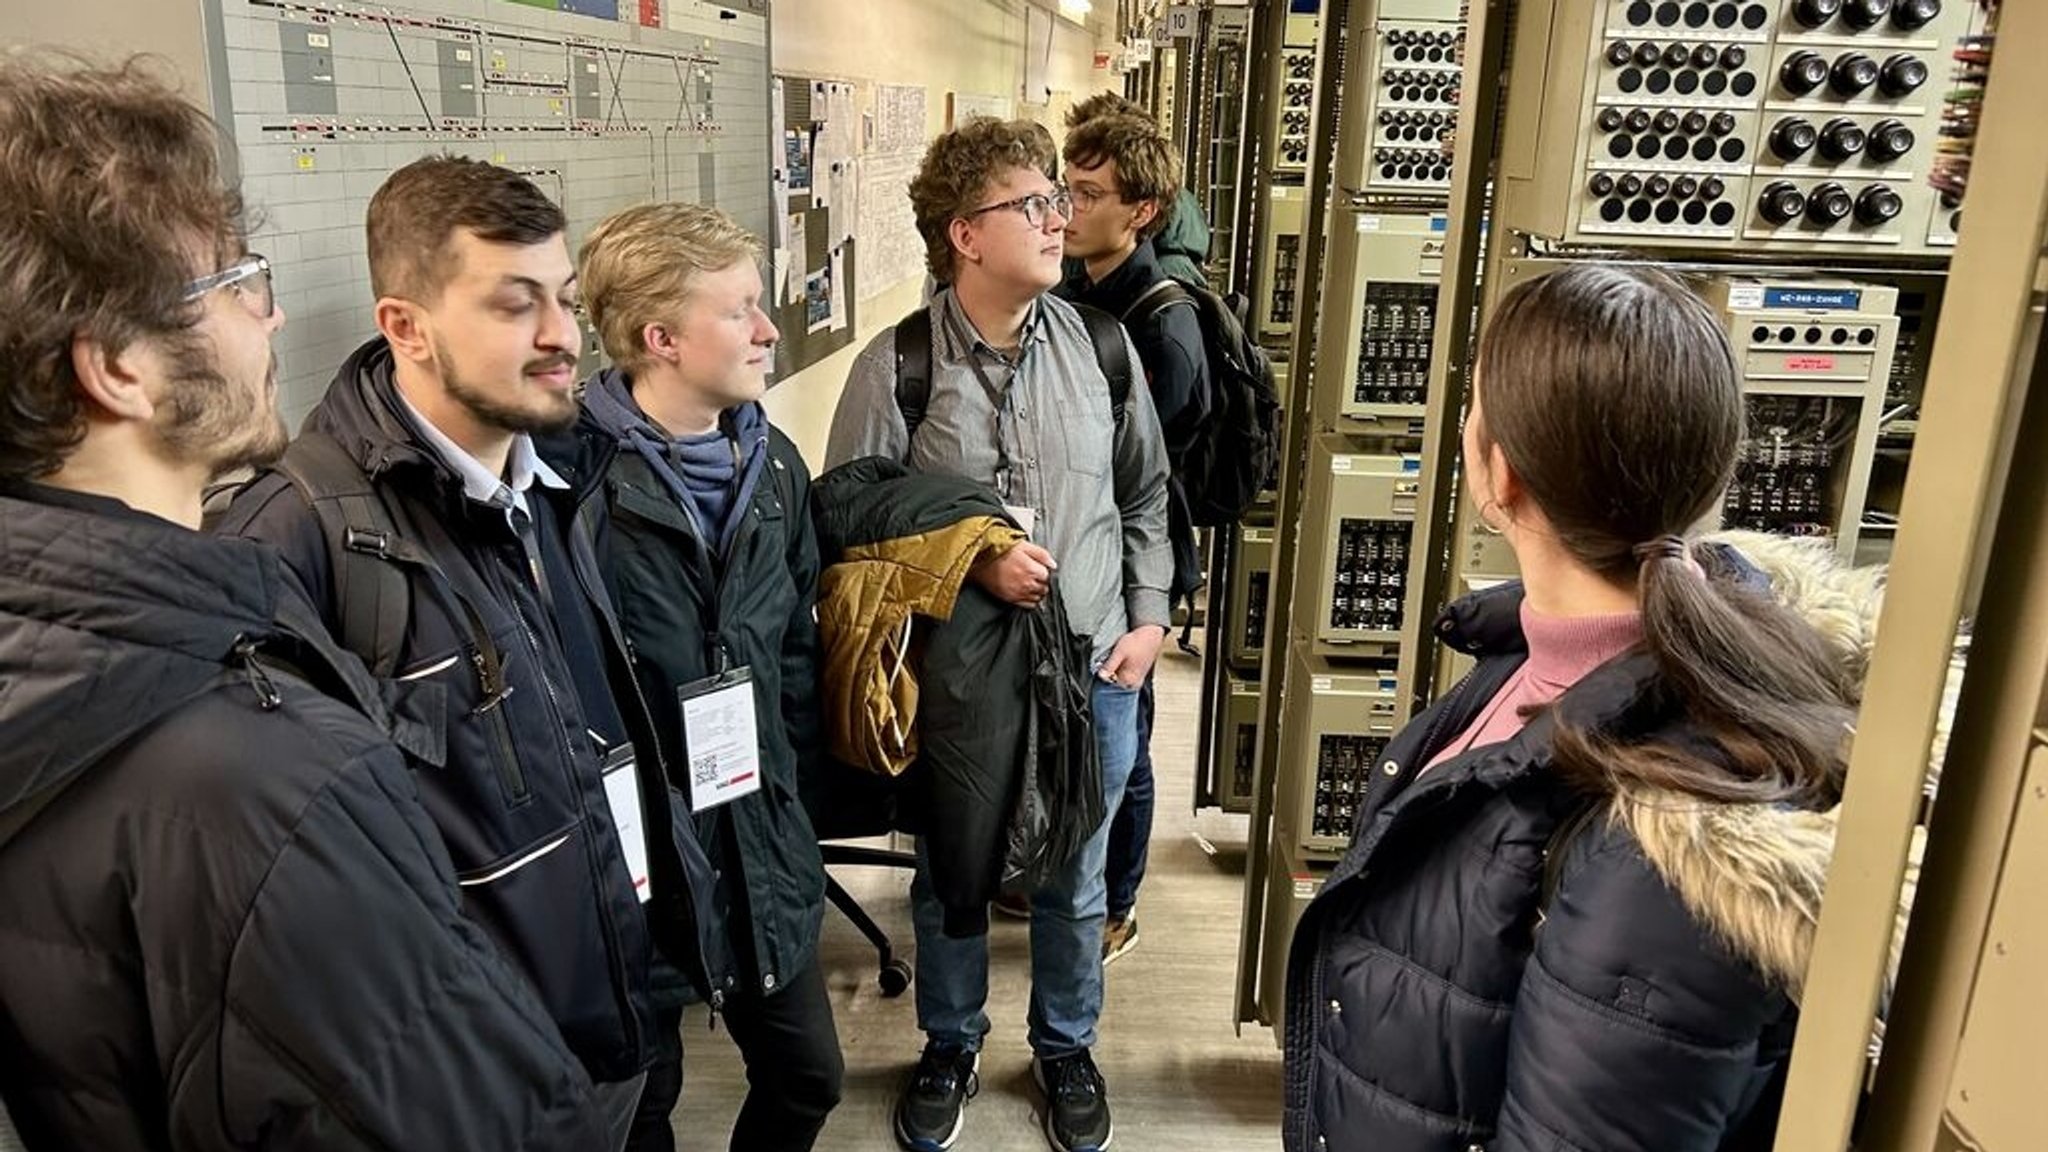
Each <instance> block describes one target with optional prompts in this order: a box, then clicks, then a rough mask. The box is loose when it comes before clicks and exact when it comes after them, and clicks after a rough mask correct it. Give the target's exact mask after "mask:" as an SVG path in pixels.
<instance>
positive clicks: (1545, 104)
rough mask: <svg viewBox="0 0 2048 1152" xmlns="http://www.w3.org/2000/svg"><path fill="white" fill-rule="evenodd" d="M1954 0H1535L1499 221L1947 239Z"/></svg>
mask: <svg viewBox="0 0 2048 1152" xmlns="http://www.w3.org/2000/svg"><path fill="white" fill-rule="evenodd" d="M1974 8H1975V5H1973V4H1970V3H1967V2H1965V0H1774V2H1771V3H1764V2H1761V0H1713V2H1709V0H1691V2H1688V3H1679V2H1676V0H1663V2H1661V3H1652V2H1650V0H1532V2H1530V3H1525V4H1523V5H1522V6H1521V8H1520V22H1519V23H1518V24H1517V26H1516V29H1515V41H1514V62H1513V64H1512V66H1511V70H1510V72H1511V76H1512V80H1511V88H1510V94H1509V100H1508V112H1507V116H1508V125H1507V132H1506V137H1505V140H1506V143H1505V145H1504V147H1503V154H1502V158H1501V168H1500V172H1501V181H1500V191H1501V219H1502V220H1503V221H1504V222H1505V223H1506V224H1507V225H1508V226H1509V227H1511V228H1514V229H1516V230H1518V231H1522V232H1527V233H1529V234H1532V235H1537V236H1543V237H1547V238H1550V239H1554V240H1561V241H1564V242H1567V243H1578V244H1589V245H1596V244H1597V245H1616V244H1622V245H1627V246H1630V247H1644V246H1654V247H1683V248H1693V249H1714V248H1740V249H1742V250H1744V251H1774V252H1806V253H1815V252H1845V253H1852V254H1855V255H1861V256H1911V255H1926V254H1930V253H1934V254H1940V253H1943V252H1945V251H1946V249H1948V248H1949V247H1952V246H1953V245H1954V242H1955V240H1954V225H1953V222H1952V220H1951V217H1952V215H1953V211H1952V209H1951V208H1948V207H1944V206H1943V205H1942V203H1941V195H1940V193H1938V192H1937V191H1935V190H1934V189H1933V188H1931V187H1929V186H1928V184H1927V180H1926V177H1927V173H1928V169H1929V165H1930V164H1931V163H1932V160H1933V157H1934V152H1935V142H1936V139H1937V137H1938V136H1939V134H1940V129H1941V112H1942V105H1941V98H1942V92H1943V90H1944V86H1945V85H1944V81H1945V79H1946V76H1947V72H1948V69H1949V63H1948V58H1949V52H1950V49H1951V46H1952V45H1953V43H1954V41H1955V40H1956V38H1957V37H1958V36H1960V35H1963V34H1964V33H1965V32H1967V31H1968V30H1969V27H1970V15H1971V11H1972V10H1973V9H1974Z"/></svg>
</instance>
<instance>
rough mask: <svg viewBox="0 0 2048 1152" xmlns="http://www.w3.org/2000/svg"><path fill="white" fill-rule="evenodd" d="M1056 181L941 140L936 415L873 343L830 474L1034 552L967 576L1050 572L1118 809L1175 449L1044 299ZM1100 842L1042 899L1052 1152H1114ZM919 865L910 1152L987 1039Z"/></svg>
mask: <svg viewBox="0 0 2048 1152" xmlns="http://www.w3.org/2000/svg"><path fill="white" fill-rule="evenodd" d="M1051 162H1052V156H1051V155H1050V154H1049V150H1048V148H1047V145H1046V143H1045V142H1044V141H1043V139H1042V138H1041V137H1040V136H1039V135H1038V134H1036V133H1034V132H1033V131H1032V127H1031V126H1030V125H1028V124H1025V123H1022V122H1017V121H1009V122H1006V121H999V120H992V119H976V120H972V121H969V122H968V123H967V124H966V125H964V126H962V127H961V128H958V129H956V130H954V131H952V132H949V133H947V134H945V135H944V136H941V137H939V139H937V140H936V141H934V142H933V143H932V146H931V149H930V150H929V151H928V152H927V153H926V154H925V159H924V163H923V165H922V166H921V167H920V169H919V171H918V174H917V177H916V178H915V179H914V180H913V181H912V182H911V185H910V200H911V205H912V208H913V210H914V211H915V214H916V216H917V226H918V231H919V232H920V233H921V234H922V235H923V237H924V241H925V245H926V257H927V260H928V261H929V263H930V267H931V271H932V274H933V275H934V276H935V277H936V278H937V279H938V280H939V281H940V282H941V283H944V284H946V285H948V287H947V288H945V289H944V290H942V291H940V292H939V293H938V295H936V296H935V297H933V299H932V301H931V303H930V305H929V306H928V307H927V308H926V309H924V310H923V311H922V312H920V313H913V314H912V316H911V317H910V318H907V322H911V321H917V322H927V323H928V324H929V331H930V334H931V336H930V343H931V360H930V372H929V384H930V396H929V398H928V399H929V402H928V403H927V405H926V406H925V409H924V413H923V418H922V419H920V420H919V421H918V422H917V426H916V428H915V430H914V432H913V430H912V429H911V428H910V427H909V424H908V422H907V421H906V419H905V415H904V412H903V410H902V408H901V407H900V406H899V404H898V401H897V396H896V383H897V381H896V367H897V357H896V330H895V329H894V328H891V329H889V330H887V331H884V332H882V333H881V334H880V335H878V336H877V337H876V338H875V339H874V341H873V342H872V343H870V344H869V345H868V347H867V349H866V350H865V351H864V352H863V353H862V354H861V356H860V358H859V360H858V361H856V362H855V364H854V368H853V372H852V375H851V376H850V377H849V379H848V380H847V384H846V391H845V393H844V394H843V395H842V396H841V398H840V402H839V409H838V411H837V412H836V413H835V414H834V417H833V423H832V434H831V440H830V443H829V445H828V447H827V451H826V457H827V464H828V465H832V464H838V463H841V462H843V461H847V460H851V459H854V458H857V457H862V456H877V455H878V456H886V457H889V458H890V459H893V460H898V461H901V462H903V463H905V464H907V465H908V466H909V467H910V468H911V469H912V470H914V471H918V472H929V473H945V474H949V475H954V476H963V477H966V478H968V479H972V480H976V481H980V482H982V483H984V484H987V485H988V486H989V487H990V488H992V489H993V490H994V491H995V492H996V494H997V495H999V496H1000V497H1001V498H1002V501H1003V503H1004V504H1005V505H1007V506H1008V507H1009V508H1010V509H1011V514H1012V518H1013V519H1014V520H1015V521H1016V522H1017V524H1018V526H1019V527H1021V528H1023V529H1024V530H1025V531H1026V532H1027V533H1028V534H1029V537H1030V539H1029V540H1028V541H1026V542H1024V543H1022V544H1020V545H1018V546H1017V547H1015V548H1012V549H1010V550H1008V551H1007V552H1004V553H1002V554H1001V555H1000V556H994V557H991V558H986V559H984V560H983V561H981V562H980V563H979V564H977V565H976V566H975V568H974V570H973V572H972V573H971V576H970V578H971V579H973V580H974V581H975V582H976V583H977V584H979V585H980V586H981V587H982V588H983V589H985V590H987V591H988V592H989V593H990V594H992V595H994V596H995V597H996V598H998V599H1000V600H1003V601H1005V602H1008V603H1010V604H1013V605H1017V606H1019V607H1026V608H1028V607H1031V606H1034V605H1036V604H1038V603H1039V602H1040V601H1041V600H1043V599H1044V598H1045V596H1046V595H1047V594H1048V593H1049V592H1050V591H1051V590H1052V588H1053V581H1052V574H1053V571H1054V569H1055V568H1057V569H1058V571H1059V582H1058V589H1059V596H1060V604H1061V605H1062V606H1063V607H1064V608H1065V610H1066V615H1067V618H1068V620H1069V621H1070V622H1071V624H1072V627H1073V629H1074V631H1075V632H1076V633H1077V634H1085V635H1088V636H1092V637H1093V638H1094V650H1093V654H1092V656H1093V659H1092V666H1093V668H1094V670H1095V674H1096V676H1097V682H1096V683H1095V685H1094V692H1093V701H1092V704H1093V709H1092V710H1093V718H1094V724H1095V738H1096V742H1097V747H1098V750H1099V752H1100V756H1101V764H1102V780H1103V792H1104V801H1105V807H1106V809H1107V810H1108V811H1115V809H1116V807H1117V803H1118V800H1119V798H1120V796H1121V794H1122V792H1123V787H1124V780H1125V778H1126V777H1127V776H1128V775H1129V773H1130V769H1131V760H1132V757H1133V755H1134V753H1135V747H1136V741H1137V720H1136V715H1137V714H1136V708H1137V698H1138V687H1139V685H1141V684H1143V683H1144V682H1145V678H1146V676H1147V675H1148V674H1149V672H1150V670H1151V667H1152V662H1153V660H1154V659H1156V658H1157V656H1158V654H1159V646H1160V642H1161V640H1163V639H1164V637H1165V634H1166V625H1167V620H1168V616H1167V584H1168V581H1169V580H1170V578H1171V577H1172V575H1173V557H1172V555H1171V552H1170V550H1169V548H1168V545H1167V529H1166V491H1167V461H1166V448H1165V444H1164V441H1163V440H1162V438H1161V435H1160V430H1159V421H1158V418H1157V416H1156V415H1155V414H1154V412H1153V407H1152V398H1151V395H1150V393H1149V392H1148V390H1147V389H1145V388H1143V387H1135V388H1131V389H1130V390H1129V394H1128V395H1127V396H1125V397H1124V398H1123V399H1122V402H1121V404H1120V405H1119V404H1118V402H1117V401H1116V400H1115V399H1114V390H1113V389H1112V386H1111V384H1110V380H1109V374H1108V372H1107V371H1106V370H1105V368H1104V364H1105V362H1106V360H1105V357H1104V356H1103V355H1102V354H1100V353H1099V352H1098V349H1097V343H1096V339H1095V337H1094V336H1092V335H1091V331H1090V323H1091V321H1089V320H1087V319H1084V317H1083V315H1082V313H1081V312H1080V311H1078V310H1077V309H1076V308H1075V306H1074V305H1071V304H1068V303H1067V302H1065V301H1063V300H1060V299H1058V298H1056V297H1054V296H1052V295H1050V294H1049V291H1048V290H1049V289H1051V288H1052V287H1053V286H1054V285H1055V284H1057V283H1058V282H1059V279H1060V256H1061V250H1062V247H1063V241H1064V233H1065V230H1066V227H1067V223H1068V221H1069V220H1070V219H1071V217H1072V214H1073V204H1072V202H1071V201H1070V200H1069V198H1068V195H1067V191H1066V189H1064V188H1061V187H1060V186H1058V185H1057V184H1055V183H1054V182H1053V181H1052V180H1051V179H1050V178H1049V177H1047V175H1046V170H1047V168H1048V167H1049V165H1050V164H1051ZM1104 319H1105V320H1106V319H1107V318H1104ZM1110 327H1111V328H1112V329H1114V328H1115V326H1114V323H1113V322H1110ZM1115 339H1116V341H1117V342H1118V343H1119V344H1121V349H1118V350H1116V351H1120V352H1121V353H1122V357H1123V360H1124V363H1126V364H1136V363H1137V362H1138V357H1137V352H1136V350H1135V349H1133V348H1132V347H1131V345H1130V339H1129V337H1127V336H1124V335H1123V334H1122V332H1121V331H1120V330H1117V331H1116V332H1115ZM1119 408H1121V411H1119V410H1118V409H1119ZM1108 835H1109V829H1108V823H1107V821H1105V822H1104V823H1103V824H1102V825H1101V826H1099V827H1097V828H1096V829H1095V831H1094V833H1093V835H1091V836H1090V837H1089V839H1088V841H1087V843H1086V845H1085V846H1084V847H1083V849H1082V850H1081V851H1080V852H1079V853H1077V854H1076V856H1075V858H1074V859H1073V860H1072V861H1071V862H1070V863H1069V864H1068V865H1067V866H1066V867H1065V868H1064V869H1063V870H1062V871H1061V872H1060V874H1059V875H1058V877H1057V878H1056V879H1055V880H1054V881H1053V882H1052V883H1049V884H1047V885H1045V886H1044V887H1042V888H1040V889H1039V890H1038V891H1037V892H1036V893H1034V894H1033V895H1032V901H1031V912H1032V916H1031V984H1032V988H1031V1010H1030V1020H1029V1024H1030V1029H1029V1031H1030V1042H1031V1050H1032V1053H1033V1056H1034V1057H1035V1059H1034V1060H1033V1071H1034V1072H1035V1074H1036V1078H1037V1081H1038V1083H1039V1085H1040V1086H1041V1087H1042V1089H1043V1090H1044V1092H1045V1097H1046V1107H1045V1129H1046V1135H1047V1138H1048V1139H1049V1140H1050V1142H1051V1143H1052V1146H1053V1147H1054V1148H1055V1149H1059V1150H1060V1152H1078V1150H1081V1149H1097V1148H1102V1147H1105V1146H1107V1145H1108V1144H1109V1141H1110V1135H1111V1124H1110V1113H1109V1102H1108V1090H1107V1086H1106V1085H1105V1084H1104V1082H1103V1079H1102V1075H1101V1073H1100V1072H1099V1071H1098V1070H1097V1068H1096V1066H1095V1061H1094V1059H1093V1057H1092V1055H1091V1054H1090V1049H1091V1048H1092V1046H1093V1045H1094V1043H1095V1037H1096V1021H1097V1019H1098V1018H1099V1017H1100V1015H1101V1013H1102V926H1103V914H1104V905H1105V895H1104V885H1103V860H1104V856H1105V853H1106V852H1107V844H1108ZM920 864H921V866H920V868H919V871H918V875H917V878H916V880H915V881H914V882H913V883H912V886H911V897H912V912H913V920H914V922H915V924H916V928H917V981H916V988H917V1014H918V1026H919V1027H920V1028H922V1029H923V1030H924V1032H925V1035H926V1039H927V1043H926V1045H925V1050H924V1055H923V1057H922V1058H921V1059H920V1060H919V1062H918V1065H917V1069H916V1072H915V1073H914V1074H913V1076H912V1077H911V1080H910V1084H909V1086H908V1087H907V1088H906V1089H905V1091H904V1093H903V1095H902V1097H901V1098H899V1100H898V1101H897V1106H896V1113H895V1129H896V1138H897V1140H898V1142H899V1143H901V1144H902V1145H903V1147H905V1148H907V1149H910V1150H911V1152H928V1150H937V1149H944V1148H949V1147H951V1146H952V1145H953V1143H954V1141H955V1140H956V1139H957V1138H958V1137H959V1133H960V1128H961V1121H962V1118H963V1113H964V1109H965V1106H966V1103H967V1099H968V1098H969V1097H971V1096H972V1095H974V1093H975V1092H976V1090H977V1088H978V1087H979V1082H978V1079H977V1075H976V1069H977V1062H978V1055H979V1052H980V1049H981V1046H982V1041H983V1039H984V1038H985V1037H986V1035H987V1034H988V1030H989V1019H988V1015H987V1013H986V1012H985V1011H984V1007H985V1004H986V1001H987V998H988V938H987V936H986V935H976V936H969V937H963V938H954V937H948V936H946V935H945V934H944V932H943V927H944V917H943V914H942V909H941V906H940V903H939V901H938V899H937V897H936V895H935V894H934V891H933V885H932V879H931V876H930V874H929V864H928V863H927V862H925V858H924V855H923V853H922V851H921V852H920Z"/></svg>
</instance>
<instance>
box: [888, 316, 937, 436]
mask: <svg viewBox="0 0 2048 1152" xmlns="http://www.w3.org/2000/svg"><path fill="white" fill-rule="evenodd" d="M931 400H932V313H931V309H929V308H919V309H918V310H917V311H915V312H912V313H911V314H910V315H908V316H905V317H904V318H903V319H901V320H898V321H897V322H896V409H897V411H899V412H901V413H903V430H904V433H905V435H906V444H905V450H906V452H907V451H908V443H907V440H911V439H916V437H917V426H918V425H920V424H922V423H924V411H925V408H926V406H927V405H929V404H930V403H931Z"/></svg>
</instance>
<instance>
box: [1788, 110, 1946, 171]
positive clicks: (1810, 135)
mask: <svg viewBox="0 0 2048 1152" xmlns="http://www.w3.org/2000/svg"><path fill="white" fill-rule="evenodd" d="M1816 150H1817V151H1818V152H1819V153H1820V155H1821V158H1822V159H1825V160H1832V161H1834V162H1835V163H1837V164H1839V163H1841V162H1842V161H1844V160H1849V159H1852V158H1854V157H1855V156H1857V155H1858V154H1860V153H1863V152H1866V151H1867V152H1869V154H1870V158H1871V159H1873V160H1876V161H1878V162H1879V163H1890V162H1891V161H1893V160H1897V159H1898V158H1899V157H1901V156H1904V155H1905V154H1906V153H1908V152H1911V151H1912V150H1913V130H1912V129H1911V128H1908V127H1906V126H1905V125H1904V124H1902V123H1900V122H1899V121H1897V120H1880V121H1878V122H1877V123H1875V124H1872V125H1871V126H1870V128H1869V129H1868V130H1865V129H1864V127H1863V126H1862V125H1860V124H1858V123H1856V122H1855V121H1854V120H1850V119H1848V118H1846V117H1837V118H1835V119H1833V120H1830V121H1828V122H1827V123H1825V124H1823V125H1821V126H1820V127H1819V128H1815V127H1814V126H1813V125H1812V124H1811V123H1810V122H1808V121H1806V120H1803V119H1800V118H1799V117H1797V116H1792V117H1787V118H1786V119H1783V120H1780V121H1778V124H1777V127H1775V128H1772V129H1771V154H1772V155H1774V156H1776V157H1777V158H1778V159H1780V160H1783V161H1785V162H1787V163H1790V162H1792V161H1794V160H1797V159H1799V158H1800V157H1801V156H1804V155H1806V154H1807V153H1808V152H1809V151H1816Z"/></svg>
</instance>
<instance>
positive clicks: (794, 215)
mask: <svg viewBox="0 0 2048 1152" xmlns="http://www.w3.org/2000/svg"><path fill="white" fill-rule="evenodd" d="M783 219H784V220H785V221H787V226H788V228H789V258H790V273H789V276H788V277H787V278H786V280H787V287H786V289H785V290H786V291H787V292H788V293H789V294H788V295H787V296H786V297H784V298H783V299H784V302H785V303H789V304H794V303H796V302H797V301H799V300H801V299H803V298H804V273H805V272H807V271H809V269H808V268H807V267H806V266H805V262H806V261H808V260H809V259H810V257H809V256H807V255H805V253H807V252H809V251H810V250H811V249H810V244H809V241H810V237H809V236H807V235H806V232H807V227H806V225H805V218H804V214H803V213H801V212H791V213H789V214H788V215H786V216H784V217H783Z"/></svg>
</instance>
